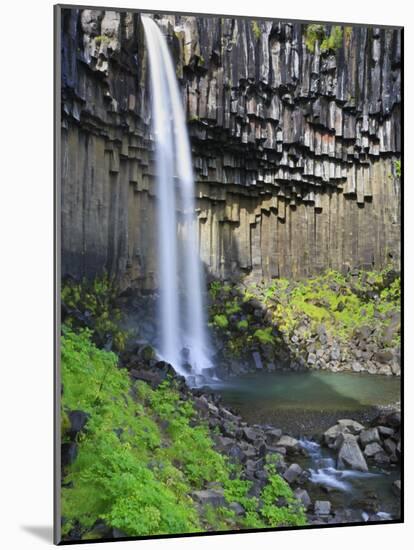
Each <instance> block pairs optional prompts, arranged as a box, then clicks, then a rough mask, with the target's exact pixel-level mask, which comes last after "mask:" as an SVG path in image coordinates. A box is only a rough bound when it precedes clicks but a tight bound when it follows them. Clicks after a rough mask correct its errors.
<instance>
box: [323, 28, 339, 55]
mask: <svg viewBox="0 0 414 550" xmlns="http://www.w3.org/2000/svg"><path fill="white" fill-rule="evenodd" d="M342 38H343V32H342V28H341V27H339V26H337V25H334V26H333V27H332V28H331V32H330V34H329V37H325V38H324V40H322V43H321V52H327V51H333V52H335V51H336V50H338V49H339V48H340V47H341V46H342Z"/></svg>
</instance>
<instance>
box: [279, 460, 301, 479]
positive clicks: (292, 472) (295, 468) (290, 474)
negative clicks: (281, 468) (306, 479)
mask: <svg viewBox="0 0 414 550" xmlns="http://www.w3.org/2000/svg"><path fill="white" fill-rule="evenodd" d="M302 472H303V470H302V468H301V467H300V466H299V464H291V465H290V466H289V468H288V469H287V470H286V471H285V472H284V473H283V477H284V479H285V480H286V481H287V482H288V483H293V482H294V481H296V480H297V479H298V477H299V476H300V475H301V473H302Z"/></svg>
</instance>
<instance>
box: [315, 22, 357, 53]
mask: <svg viewBox="0 0 414 550" xmlns="http://www.w3.org/2000/svg"><path fill="white" fill-rule="evenodd" d="M350 28H351V27H346V29H350ZM351 31H352V29H351ZM346 32H347V37H348V39H349V30H347V31H346ZM342 39H343V30H342V27H340V26H338V25H333V26H332V27H331V29H330V33H329V35H327V34H326V31H325V27H324V25H316V24H311V25H307V26H306V30H305V44H306V47H307V49H308V50H309V51H310V52H312V53H314V52H315V45H316V42H317V41H318V42H319V44H320V50H321V52H327V51H334V52H335V51H336V50H338V49H339V48H340V47H341V46H342Z"/></svg>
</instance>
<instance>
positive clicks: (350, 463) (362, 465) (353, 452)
mask: <svg viewBox="0 0 414 550" xmlns="http://www.w3.org/2000/svg"><path fill="white" fill-rule="evenodd" d="M339 439H340V447H339V453H338V468H340V469H346V468H351V469H352V470H359V471H361V472H367V471H368V466H367V463H366V460H365V458H364V455H363V454H362V452H361V449H360V448H359V445H358V442H357V439H356V437H355V436H354V435H352V434H341V435H340V437H339Z"/></svg>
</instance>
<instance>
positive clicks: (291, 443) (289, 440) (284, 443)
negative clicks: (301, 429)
mask: <svg viewBox="0 0 414 550" xmlns="http://www.w3.org/2000/svg"><path fill="white" fill-rule="evenodd" d="M277 445H278V448H280V447H284V448H285V449H286V452H287V453H288V454H292V453H295V452H296V451H298V449H299V441H298V440H297V439H295V438H294V437H291V436H290V435H282V437H281V438H280V439H279V441H278V444H277Z"/></svg>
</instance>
